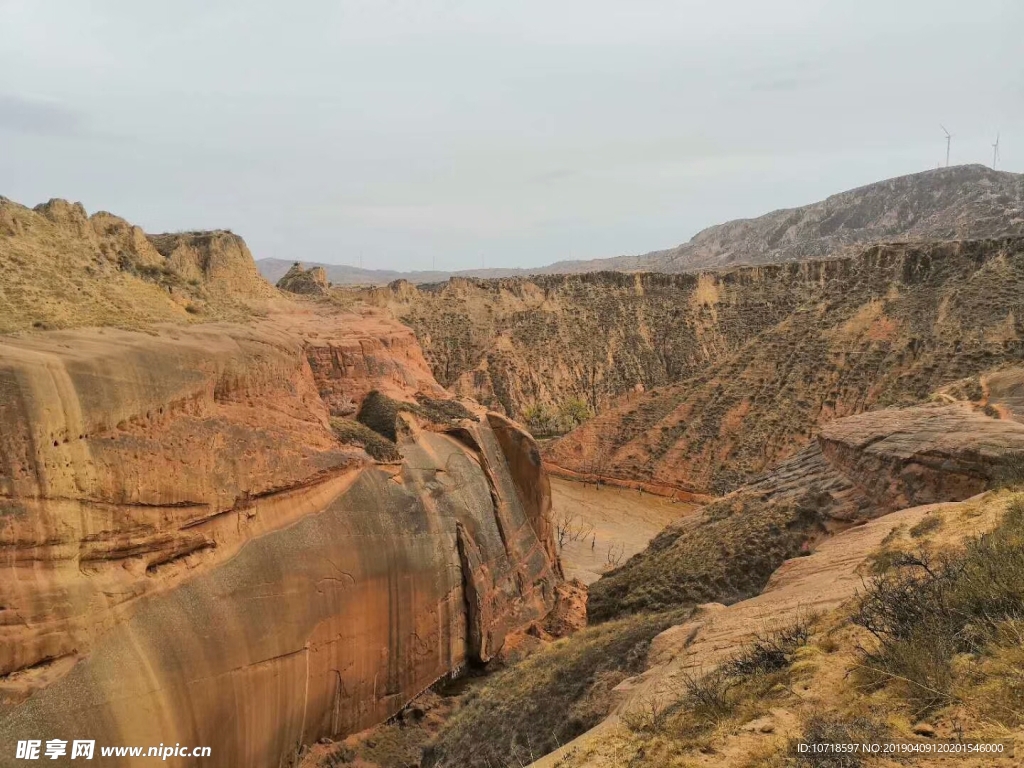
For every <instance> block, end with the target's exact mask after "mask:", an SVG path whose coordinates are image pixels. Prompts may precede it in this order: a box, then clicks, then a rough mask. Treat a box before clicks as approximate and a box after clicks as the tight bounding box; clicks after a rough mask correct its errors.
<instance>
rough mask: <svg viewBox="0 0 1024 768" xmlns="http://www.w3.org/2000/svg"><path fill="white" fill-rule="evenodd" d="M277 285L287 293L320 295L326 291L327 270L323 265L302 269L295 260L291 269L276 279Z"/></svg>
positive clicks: (328, 284)
mask: <svg viewBox="0 0 1024 768" xmlns="http://www.w3.org/2000/svg"><path fill="white" fill-rule="evenodd" d="M277 287H278V288H280V289H281V290H282V291H288V292H289V293H299V294H305V295H307V296H322V295H323V294H325V293H327V289H328V288H329V287H330V283H329V282H328V281H327V272H326V271H324V268H323V267H313V268H311V269H303V268H302V265H301V264H299V262H295V263H294V264H292V266H291V269H289V270H288V271H287V272H286V273H285V274H284V276H283V277H282V278H281V279H280V280H278V281H277Z"/></svg>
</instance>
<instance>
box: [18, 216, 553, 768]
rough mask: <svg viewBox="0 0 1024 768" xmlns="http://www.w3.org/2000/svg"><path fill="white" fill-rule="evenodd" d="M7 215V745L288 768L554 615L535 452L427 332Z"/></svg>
mask: <svg viewBox="0 0 1024 768" xmlns="http://www.w3.org/2000/svg"><path fill="white" fill-rule="evenodd" d="M2 213H3V216H4V218H3V219H0V222H2V223H3V226H4V230H3V232H2V233H0V248H2V249H3V255H4V256H5V270H6V273H5V276H4V277H5V281H6V282H5V287H8V286H19V287H26V288H29V287H30V288H31V289H32V290H33V291H34V297H33V298H34V300H33V301H28V300H27V299H25V298H19V297H18V295H17V293H16V292H12V293H9V294H7V298H9V299H11V300H12V303H10V304H8V305H5V308H4V311H3V312H2V318H3V321H4V323H5V325H4V327H5V328H6V329H23V328H27V329H28V330H21V331H20V332H19V333H17V334H13V335H6V336H2V337H0V552H2V558H0V562H2V563H3V566H2V572H3V573H2V575H0V737H2V740H3V741H4V742H5V743H15V742H16V741H17V740H19V739H27V738H38V737H39V736H40V734H45V735H46V737H47V738H63V739H72V738H76V737H81V736H82V735H84V734H88V736H89V737H90V738H95V739H96V740H97V742H98V743H100V744H157V743H160V742H164V743H174V742H180V743H182V744H202V745H208V746H211V747H212V755H213V756H212V758H211V761H210V764H211V765H223V766H232V767H233V766H239V765H251V766H261V765H268V766H269V765H285V764H290V763H293V762H294V761H295V758H296V755H297V754H298V752H299V751H300V749H301V748H302V746H303V745H305V744H310V743H312V742H315V741H316V740H318V739H320V738H323V737H328V736H336V735H339V734H346V733H350V732H353V731H356V730H360V729H363V728H366V727H368V726H370V725H373V724H375V723H377V722H380V721H381V720H383V719H385V718H387V717H389V716H391V715H392V714H394V713H395V712H396V711H398V709H400V708H401V707H402V706H403V705H405V704H406V703H407V702H408V701H409V699H411V698H412V697H413V696H415V695H416V694H418V693H420V692H421V691H422V690H423V689H424V688H426V687H427V686H429V685H431V684H432V683H434V682H435V681H436V680H438V679H439V678H441V677H444V676H446V675H449V674H451V673H453V672H454V671H456V670H458V669H459V668H460V667H462V666H463V665H465V664H467V663H470V662H474V661H477V662H483V661H487V660H488V659H489V658H491V656H492V655H493V654H495V653H496V652H497V651H498V650H499V649H501V647H502V645H503V643H504V641H505V637H506V636H507V635H508V634H509V633H511V632H513V631H515V630H517V629H520V628H523V627H525V626H526V625H528V624H530V623H531V622H533V621H535V620H537V619H539V618H542V617H543V616H544V615H545V614H546V613H547V612H548V610H549V609H550V608H551V605H552V602H553V600H554V594H555V586H556V584H557V582H558V580H559V569H558V564H557V560H556V558H555V556H554V552H555V550H554V543H553V540H552V532H551V529H550V521H549V509H550V492H549V487H548V484H547V480H546V476H545V474H544V471H543V468H542V466H541V462H540V458H539V453H538V450H537V447H536V445H535V443H534V442H533V440H532V438H531V437H530V436H529V435H528V434H526V433H525V432H523V431H522V430H521V428H519V427H518V426H517V425H515V424H514V423H513V422H510V421H508V420H507V419H505V418H504V417H502V416H500V415H498V414H495V413H488V412H487V411H486V410H485V409H483V408H480V407H479V406H476V405H475V404H473V403H469V402H466V403H458V402H456V401H454V400H452V399H451V397H450V395H448V394H447V393H445V392H444V390H442V389H441V388H440V387H439V386H438V384H437V383H436V382H435V381H434V379H433V377H432V376H431V374H430V371H429V369H428V368H427V365H426V363H425V361H424V359H423V357H422V353H421V352H420V350H419V348H418V346H417V344H416V341H415V339H414V337H413V335H412V333H411V332H410V331H409V329H408V328H406V327H404V326H402V325H400V324H398V323H396V322H394V321H393V320H391V319H389V318H387V317H385V316H383V315H382V314H381V313H379V312H377V311H375V310H372V309H369V308H366V307H363V308H361V309H360V308H356V309H355V310H354V311H341V310H339V309H337V308H336V307H333V306H332V305H330V304H327V303H324V304H323V305H312V304H303V305H301V306H299V305H296V304H293V303H291V302H288V301H286V300H284V299H281V298H276V297H277V292H276V291H275V289H273V288H272V287H270V286H269V285H267V284H266V283H264V282H263V281H262V279H260V278H259V277H258V276H256V275H255V268H254V266H253V265H252V262H251V259H248V261H247V258H248V251H247V250H246V249H245V248H244V243H241V240H240V239H239V238H235V237H234V236H232V235H229V234H228V233H205V234H203V233H190V234H188V235H170V236H158V237H154V238H149V237H147V236H145V235H144V233H142V232H141V230H138V229H137V228H134V227H131V226H130V225H128V224H126V223H124V222H122V221H121V220H119V219H116V218H115V217H108V215H107V214H95V215H94V216H92V217H87V216H86V215H85V212H84V211H83V210H81V208H80V206H72V205H68V204H65V203H60V202H54V203H50V204H48V206H44V207H42V208H41V209H39V210H36V211H29V210H28V209H25V208H23V207H21V206H15V205H14V204H10V203H5V204H4V207H3V209H2ZM108 225H109V226H108ZM30 257H31V258H30ZM232 265H233V266H232ZM44 275H45V276H49V277H51V278H52V279H50V280H46V279H43V276H44ZM78 287H80V288H81V291H78V290H77V288H78ZM19 289H20V288H19ZM70 290H74V293H75V294H80V295H75V296H71V295H70V294H69V295H68V296H65V293H64V292H65V291H70ZM182 292H184V293H185V296H186V298H185V300H186V301H200V300H201V301H203V302H204V307H209V308H210V309H209V310H207V309H205V308H204V309H203V311H204V312H207V311H208V312H209V314H211V315H212V314H214V313H215V312H218V313H221V315H220V317H221V318H222V319H220V320H218V321H217V322H212V323H204V324H199V323H197V322H196V314H195V313H193V312H189V311H188V310H187V309H186V308H183V307H182V305H181V304H179V303H178V302H179V298H180V296H181V293H182ZM133 294H134V301H133V300H132V296H133ZM104 297H109V301H105V300H104ZM185 306H188V305H185ZM122 312H123V313H126V314H124V315H122V314H119V313H122ZM233 315H234V316H239V317H241V316H243V315H244V316H245V317H246V318H247V322H245V323H244V324H243V323H240V322H236V321H231V320H230V317H232V316H233ZM125 317H127V318H129V319H130V323H125V322H124V318H125ZM119 321H120V322H119ZM51 324H53V325H63V326H66V327H67V329H65V330H42V329H41V327H42V326H49V325H51ZM117 324H121V325H138V326H139V330H132V329H130V328H124V327H121V328H118V327H113V325H117ZM70 326H78V327H75V328H71V327H70ZM371 400H372V401H373V402H374V403H377V404H384V405H386V406H387V407H386V408H385V409H384V411H383V415H382V414H381V413H380V412H378V413H376V414H375V415H374V417H373V418H369V417H368V416H367V415H366V414H365V413H364V411H366V410H367V409H366V403H367V402H369V401H371ZM353 411H354V413H353ZM353 417H354V418H353ZM367 424H370V425H372V426H367ZM375 430H376V431H375ZM170 762H173V761H170ZM71 764H73V763H71Z"/></svg>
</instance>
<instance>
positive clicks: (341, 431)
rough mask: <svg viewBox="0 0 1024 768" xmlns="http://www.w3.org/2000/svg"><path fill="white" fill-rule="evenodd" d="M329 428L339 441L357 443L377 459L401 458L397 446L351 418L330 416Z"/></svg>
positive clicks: (389, 460) (392, 459) (348, 443)
mask: <svg viewBox="0 0 1024 768" xmlns="http://www.w3.org/2000/svg"><path fill="white" fill-rule="evenodd" d="M331 429H332V430H333V431H334V434H335V436H336V437H337V438H338V440H340V441H341V442H343V443H345V444H347V445H351V444H353V443H354V444H356V445H359V446H361V447H362V448H363V450H365V451H366V452H367V453H368V454H370V456H372V457H373V458H375V459H376V460H377V461H383V462H395V461H401V460H402V454H401V453H399V451H398V446H396V445H395V444H394V443H393V442H391V441H390V440H388V439H387V438H385V437H382V436H381V435H378V434H377V433H376V432H374V431H373V430H372V429H370V428H369V427H367V426H366V425H364V424H360V423H359V422H358V421H353V420H352V419H342V418H332V419H331Z"/></svg>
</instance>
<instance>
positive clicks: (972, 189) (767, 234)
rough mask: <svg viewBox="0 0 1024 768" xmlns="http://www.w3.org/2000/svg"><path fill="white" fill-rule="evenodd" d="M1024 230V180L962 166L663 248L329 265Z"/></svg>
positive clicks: (696, 250)
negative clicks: (673, 246)
mask: <svg viewBox="0 0 1024 768" xmlns="http://www.w3.org/2000/svg"><path fill="white" fill-rule="evenodd" d="M1019 234H1024V174H1019V173H1010V172H1007V171H995V170H992V169H991V168H988V167H986V166H983V165H959V166H953V167H952V168H939V169H935V170H930V171H924V172H922V173H915V174H911V175H908V176H899V177H896V178H893V179H887V180H885V181H879V182H875V183H873V184H868V185H866V186H863V187H857V188H856V189H851V190H848V191H846V192H840V193H839V194H836V195H832V196H831V197H828V198H826V199H825V200H822V201H820V202H817V203H811V204H810V205H804V206H801V207H798V208H788V209H782V210H777V211H772V212H771V213H767V214H765V215H763V216H759V217H757V218H754V219H736V220H734V221H729V222H726V223H724V224H716V225H714V226H711V227H708V228H707V229H704V230H702V231H700V232H698V233H697V234H696V235H695V236H694V237H693V238H692V239H691V240H690V241H689V242H687V243H683V244H682V245H678V246H676V247H675V248H669V249H666V250H661V251H652V252H650V253H646V254H642V255H634V256H617V257H613V258H608V259H591V260H589V261H559V262H555V263H554V264H549V265H548V266H545V267H537V268H532V269H469V270H461V271H457V272H444V271H429V270H426V271H415V272H400V271H396V270H373V269H359V268H357V267H350V266H346V265H338V264H323V263H320V262H314V261H303V262H302V263H303V264H305V265H306V266H322V267H323V268H324V269H325V270H326V271H327V277H328V279H329V280H330V281H331V282H332V283H334V284H336V285H383V284H386V283H389V282H391V281H393V280H399V279H405V280H408V281H409V282H411V283H436V282H442V281H444V280H448V279H449V278H451V277H478V278H501V277H516V276H525V275H539V274H575V273H580V272H598V271H602V270H612V271H623V272H691V271H700V270H705V269H717V268H721V267H729V266H737V265H753V264H773V263H778V262H784V261H803V260H806V259H817V258H830V257H839V256H842V255H847V254H849V253H851V248H853V247H857V246H863V245H865V244H867V243H874V242H889V243H892V242H901V241H903V242H909V241H925V240H969V239H977V238H986V237H1000V236H1005V235H1019ZM293 263H294V262H293V261H287V260H283V259H260V260H258V261H257V262H256V264H257V266H258V267H259V269H260V272H261V273H262V274H263V276H264V277H266V278H267V279H268V280H270V281H271V282H274V283H276V282H277V280H279V279H280V278H281V277H282V276H284V274H285V273H286V272H287V271H288V269H289V268H290V267H291V266H292V264H293Z"/></svg>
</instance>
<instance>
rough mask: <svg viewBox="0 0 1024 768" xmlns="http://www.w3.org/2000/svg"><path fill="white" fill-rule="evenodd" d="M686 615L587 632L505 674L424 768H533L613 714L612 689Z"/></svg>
mask: <svg viewBox="0 0 1024 768" xmlns="http://www.w3.org/2000/svg"><path fill="white" fill-rule="evenodd" d="M683 618H684V615H682V614H663V615H643V616H633V617H629V618H626V619H621V620H619V621H613V622H608V623H606V624H602V625H600V626H596V627H590V628H587V629H585V630H583V631H581V632H578V633H577V634H575V635H573V636H572V637H570V638H566V639H564V640H560V641H558V642H556V643H554V644H553V645H551V646H549V647H547V648H545V649H543V650H541V651H539V652H538V653H536V654H534V655H532V656H530V657H528V658H527V659H525V660H523V661H521V662H519V663H518V664H516V665H514V666H512V667H510V668H508V669H506V670H503V671H501V672H499V673H498V674H496V675H495V676H494V677H493V678H491V679H490V680H488V681H487V683H485V684H484V685H483V686H481V687H480V688H478V689H476V690H475V691H473V692H471V693H470V694H469V695H468V697H467V700H466V701H465V703H464V704H463V707H462V709H461V710H460V711H459V712H458V713H457V714H456V715H455V717H453V718H452V719H451V720H450V721H449V722H448V723H447V725H446V726H445V728H444V730H443V731H442V732H441V734H440V735H439V737H438V739H437V741H436V743H435V744H434V745H433V746H432V747H431V748H430V750H429V751H428V759H427V760H426V761H425V765H432V766H445V767H446V768H450V767H453V766H459V767H460V768H462V767H463V766H467V767H468V768H506V766H519V765H528V764H529V763H530V762H532V761H533V760H535V759H537V758H539V757H541V756H543V755H545V754H547V753H549V752H551V751H553V750H554V749H556V748H558V747H559V746H561V745H562V744H565V743H567V742H569V741H571V740H572V739H574V738H576V737H577V736H579V735H580V734H581V733H583V732H584V731H586V730H588V729H589V728H591V727H593V726H594V725H596V724H597V723H599V722H600V721H601V720H603V719H604V717H606V716H607V714H608V713H609V712H610V709H611V706H612V697H611V689H612V688H614V687H615V686H616V685H617V684H618V683H619V682H621V681H622V680H623V679H625V678H626V677H629V676H631V675H635V674H637V673H638V672H640V671H642V670H643V668H644V666H645V660H646V656H647V648H648V646H649V644H650V641H651V639H652V638H653V637H654V636H655V635H657V634H659V633H660V632H661V631H663V630H664V629H666V628H667V627H669V626H670V625H672V624H674V623H677V622H679V621H682V620H683Z"/></svg>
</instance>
